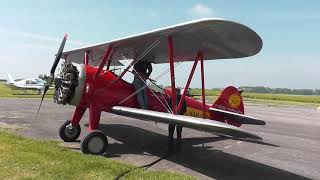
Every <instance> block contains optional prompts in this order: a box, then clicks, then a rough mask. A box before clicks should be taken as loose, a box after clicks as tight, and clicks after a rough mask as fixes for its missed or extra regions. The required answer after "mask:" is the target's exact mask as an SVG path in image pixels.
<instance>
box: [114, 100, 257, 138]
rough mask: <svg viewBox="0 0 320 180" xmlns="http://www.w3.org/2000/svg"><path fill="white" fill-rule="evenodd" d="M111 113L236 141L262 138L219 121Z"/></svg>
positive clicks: (136, 111) (139, 112) (137, 112)
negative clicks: (209, 133) (179, 126)
mask: <svg viewBox="0 0 320 180" xmlns="http://www.w3.org/2000/svg"><path fill="white" fill-rule="evenodd" d="M112 112H113V113H115V114H119V115H122V116H127V117H133V118H137V119H141V120H146V121H156V122H162V123H167V124H169V123H172V124H177V125H181V126H184V127H188V128H192V129H198V130H202V131H206V132H211V133H214V134H218V135H224V136H228V137H232V138H237V139H247V140H262V138H260V137H259V136H257V135H254V134H252V133H249V132H246V131H244V130H242V129H240V128H238V127H235V126H232V125H228V124H225V123H222V122H219V121H213V120H208V119H200V118H194V117H189V116H182V115H173V114H168V113H163V112H156V111H149V110H142V109H136V108H129V107H120V106H115V107H113V108H112Z"/></svg>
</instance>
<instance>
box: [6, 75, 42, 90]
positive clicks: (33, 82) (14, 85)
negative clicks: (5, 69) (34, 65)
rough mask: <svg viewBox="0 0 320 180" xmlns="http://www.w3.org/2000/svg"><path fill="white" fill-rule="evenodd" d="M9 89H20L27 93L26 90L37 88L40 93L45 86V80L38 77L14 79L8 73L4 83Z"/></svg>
mask: <svg viewBox="0 0 320 180" xmlns="http://www.w3.org/2000/svg"><path fill="white" fill-rule="evenodd" d="M6 85H7V86H9V87H10V88H11V89H22V90H24V93H25V94H26V93H27V90H29V89H30V90H38V91H39V94H41V93H42V92H43V90H44V87H45V81H43V80H42V79H39V78H27V79H19V80H14V79H13V77H12V76H11V75H10V74H8V80H7V83H6Z"/></svg>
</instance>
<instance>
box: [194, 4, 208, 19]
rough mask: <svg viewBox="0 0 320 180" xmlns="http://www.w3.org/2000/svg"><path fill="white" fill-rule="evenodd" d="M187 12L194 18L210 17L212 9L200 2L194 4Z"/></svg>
mask: <svg viewBox="0 0 320 180" xmlns="http://www.w3.org/2000/svg"><path fill="white" fill-rule="evenodd" d="M189 14H190V15H191V16H192V17H195V18H204V17H212V16H213V15H214V13H213V10H212V9H211V8H210V7H208V6H206V5H204V4H201V3H199V4H196V5H194V6H193V7H192V8H191V9H190V11H189Z"/></svg>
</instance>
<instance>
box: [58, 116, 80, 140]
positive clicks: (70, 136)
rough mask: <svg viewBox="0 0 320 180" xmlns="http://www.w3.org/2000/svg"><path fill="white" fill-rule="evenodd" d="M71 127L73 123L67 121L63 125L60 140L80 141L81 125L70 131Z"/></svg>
mask: <svg viewBox="0 0 320 180" xmlns="http://www.w3.org/2000/svg"><path fill="white" fill-rule="evenodd" d="M69 125H71V121H70V120H69V121H66V122H65V123H63V124H62V125H61V127H60V130H59V135H60V138H61V139H62V140H63V141H65V142H74V141H76V140H77V139H78V137H79V136H80V133H81V127H80V125H78V126H76V127H72V129H69V128H68V126H69Z"/></svg>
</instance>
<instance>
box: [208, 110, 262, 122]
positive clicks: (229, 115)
mask: <svg viewBox="0 0 320 180" xmlns="http://www.w3.org/2000/svg"><path fill="white" fill-rule="evenodd" d="M209 110H210V111H212V112H215V113H219V114H223V115H224V116H226V117H227V118H229V119H230V120H232V121H236V122H238V123H241V124H254V125H265V124H266V123H265V122H264V121H262V120H259V119H256V118H254V117H251V116H247V115H243V114H239V113H234V112H231V111H225V110H221V109H217V108H209Z"/></svg>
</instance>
